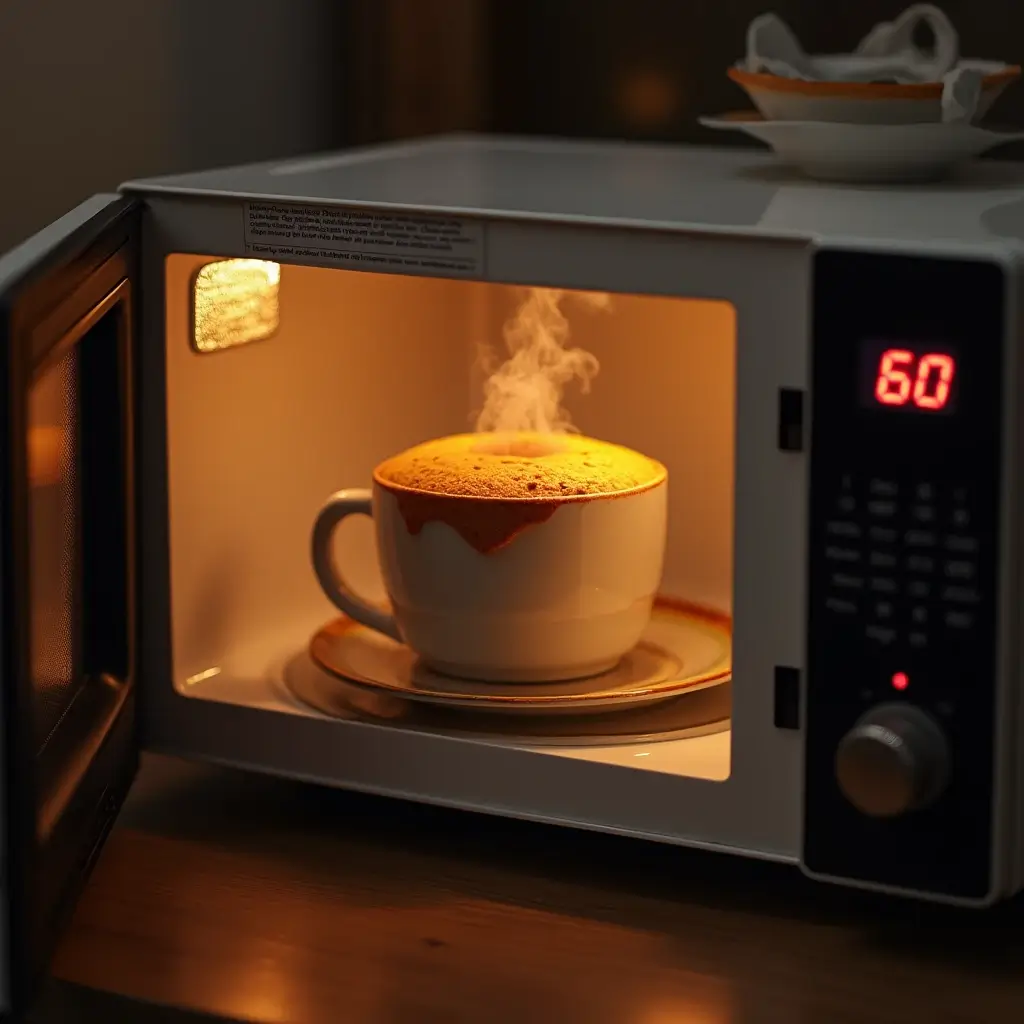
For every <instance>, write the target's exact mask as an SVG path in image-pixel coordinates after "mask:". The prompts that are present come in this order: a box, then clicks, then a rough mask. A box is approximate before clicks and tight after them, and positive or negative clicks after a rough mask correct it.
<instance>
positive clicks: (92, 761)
mask: <svg viewBox="0 0 1024 1024" xmlns="http://www.w3.org/2000/svg"><path fill="white" fill-rule="evenodd" d="M138 224H139V212H138V204H137V202H133V201H129V200H125V199H123V198H121V197H118V196H97V197H95V198H93V199H91V200H89V201H88V202H86V203H84V204H82V205H81V206H80V207H78V208H77V209H76V210H74V211H72V212H71V213H69V214H68V215H67V216H65V217H63V218H62V219H61V220H59V221H57V222H55V223H54V224H52V225H51V226H50V227H49V228H47V229H46V230H45V231H43V232H41V233H40V234H38V235H36V236H34V237H33V238H31V239H29V240H28V241H27V242H25V243H24V244H23V245H22V246H20V247H19V248H17V249H15V250H13V251H12V252H11V253H9V254H8V255H6V256H3V257H0V354H2V355H0V720H2V727H0V850H2V856H3V863H2V868H3V870H2V874H0V886H2V890H0V913H2V919H0V1020H12V1019H19V1018H21V1017H22V1016H23V1015H24V1014H25V1013H26V1011H27V1010H28V1009H29V1007H30V1005H31V1003H32V1001H33V998H34V996H35V993H36V990H37V987H38V985H39V983H40V981H41V979H42V977H43V976H44V974H45V973H46V970H47V968H48V966H49V962H50V958H51V955H52V951H53V947H54V945H55V942H56V940H57V938H58V936H59V933H60V930H61V928H62V927H63V925H64V924H65V921H66V919H67V916H68V914H69V912H70V911H71V910H72V909H73V907H74V905H75V903H76V901H77V899H78V896H79V893H80V891H81V889H82V886H83V885H84V882H85V880H86V878H87V877H88V874H89V871H90V869H91V867H92V864H93V862H94V860H95V858H96V855H97V854H98V852H99V850H100V849H101V847H102V845H103V843H104V841H105V839H106V836H107V833H108V831H109V829H110V826H111V824H112V823H113V820H114V818H115V817H116V815H117V812H118V810H119V809H120V807H121V804H122V802H123V800H124V797H125V795H126V793H127V790H128V787H129V786H130V784H131V781H132V779H133V778H134V776H135V772H136V768H137V765H138V740H137V737H136V729H135V717H136V716H135V668H134V666H135V637H134V592H135V582H134V577H135V550H134V539H133V537H134V495H133V485H132V478H133V472H132V351H133V344H134V340H133V339H134V336H135V326H134V319H133V317H134V313H133V305H134V302H133V300H134V298H135V295H136V292H135V281H136V264H137V252H138V241H137V240H138Z"/></svg>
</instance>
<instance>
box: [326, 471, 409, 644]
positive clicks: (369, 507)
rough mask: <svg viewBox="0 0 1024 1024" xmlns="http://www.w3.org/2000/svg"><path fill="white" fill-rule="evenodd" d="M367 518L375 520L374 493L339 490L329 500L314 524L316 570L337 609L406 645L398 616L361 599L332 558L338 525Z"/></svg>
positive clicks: (358, 490)
mask: <svg viewBox="0 0 1024 1024" xmlns="http://www.w3.org/2000/svg"><path fill="white" fill-rule="evenodd" d="M351 515H363V516H369V517H370V518H371V519H372V518H373V492H372V491H368V490H366V489H364V488H358V489H353V490H350V491H338V492H336V493H335V494H332V495H331V496H330V498H328V499H327V504H326V505H324V507H323V508H322V509H320V513H319V515H318V516H317V517H316V523H315V524H314V525H313V544H312V549H313V571H314V572H315V573H316V578H317V580H318V581H319V582H320V586H321V587H322V588H323V592H324V593H325V594H326V595H327V596H328V597H329V598H330V600H331V602H332V603H333V604H334V606H335V607H336V608H340V609H341V610H342V611H343V612H344V613H345V614H346V615H347V616H348V617H349V618H350V619H353V620H354V621H356V622H358V623H361V624H362V625H364V626H369V628H370V629H375V630H376V631H377V632H378V633H383V634H384V635H385V636H389V637H391V639H392V640H397V641H398V642H399V643H402V636H401V634H400V633H399V632H398V623H397V622H396V621H395V617H394V615H390V614H388V613H387V612H384V611H381V610H380V609H379V608H375V607H374V606H373V605H371V604H370V603H369V601H365V600H363V598H361V597H359V596H357V595H356V594H355V593H354V592H353V591H352V589H351V588H350V587H349V585H348V584H347V583H346V582H345V581H344V579H342V577H341V575H340V574H339V573H338V570H337V569H336V568H335V566H334V559H333V558H332V556H331V541H332V540H333V539H334V531H335V530H336V529H337V527H338V524H339V523H340V522H341V521H342V519H344V518H345V517H346V516H351Z"/></svg>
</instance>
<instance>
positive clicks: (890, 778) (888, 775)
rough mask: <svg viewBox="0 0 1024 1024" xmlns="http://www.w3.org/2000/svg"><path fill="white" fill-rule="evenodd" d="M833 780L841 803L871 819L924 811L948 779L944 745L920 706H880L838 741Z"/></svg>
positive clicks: (940, 730)
mask: <svg viewBox="0 0 1024 1024" xmlns="http://www.w3.org/2000/svg"><path fill="white" fill-rule="evenodd" d="M835 768H836V778H837V780H838V782H839V788H840V789H841V790H842V792H843V795H844V796H845V797H846V799H847V800H849V801H850V803H851V804H853V806H854V807H856V808H857V810H859V811H860V812H861V813H862V814H866V815H869V816H870V817H872V818H894V817H897V816H899V815H901V814H906V813H907V812H908V811H913V810H917V809H918V808H921V807H927V806H928V804H930V803H931V802H932V801H933V800H935V799H936V798H937V797H938V796H939V795H940V794H941V793H942V791H943V789H944V788H945V786H946V783H947V781H948V779H949V744H948V743H947V742H946V737H945V734H944V733H943V731H942V728H941V727H940V726H939V724H938V723H937V722H936V721H935V720H934V719H933V718H932V717H931V716H930V715H928V714H926V713H925V712H924V711H922V710H920V708H916V707H913V706H912V705H909V704H885V705H882V706H881V707H877V708H874V709H872V710H871V711H868V712H867V713H866V714H865V715H863V716H862V717H861V718H860V719H859V721H858V722H857V724H856V725H855V726H854V727H853V728H852V729H851V730H850V731H849V732H848V733H847V734H846V735H845V736H844V737H843V739H842V741H841V742H840V744H839V749H838V750H837V752H836V764H835Z"/></svg>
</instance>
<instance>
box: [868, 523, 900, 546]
mask: <svg viewBox="0 0 1024 1024" xmlns="http://www.w3.org/2000/svg"><path fill="white" fill-rule="evenodd" d="M868 537H870V538H871V540H873V541H877V542H878V543H879V544H895V543H896V540H897V538H898V537H899V533H898V532H897V531H896V530H894V529H893V528H892V527H891V526H872V527H870V528H869V529H868Z"/></svg>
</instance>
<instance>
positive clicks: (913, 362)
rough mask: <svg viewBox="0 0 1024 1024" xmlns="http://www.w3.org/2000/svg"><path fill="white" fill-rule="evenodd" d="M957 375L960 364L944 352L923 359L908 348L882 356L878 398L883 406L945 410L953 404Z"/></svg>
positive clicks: (929, 354) (879, 368)
mask: <svg viewBox="0 0 1024 1024" xmlns="http://www.w3.org/2000/svg"><path fill="white" fill-rule="evenodd" d="M955 374H956V360H955V359H954V358H953V357H952V356H950V355H946V354H945V353H943V352H927V353H925V354H924V355H922V356H921V357H920V358H918V357H917V356H915V355H914V353H913V352H910V351H908V350H907V349H905V348H888V349H886V350H885V351H884V352H883V353H882V358H881V359H880V360H879V362H878V373H877V375H876V377H875V398H876V400H877V401H879V402H881V404H882V405H906V404H907V403H908V402H909V403H910V404H911V405H914V406H916V407H917V408H918V409H928V410H934V409H941V408H942V407H943V406H944V405H945V404H946V403H947V402H948V401H949V392H950V389H951V388H952V386H953V377H954V376H955Z"/></svg>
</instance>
